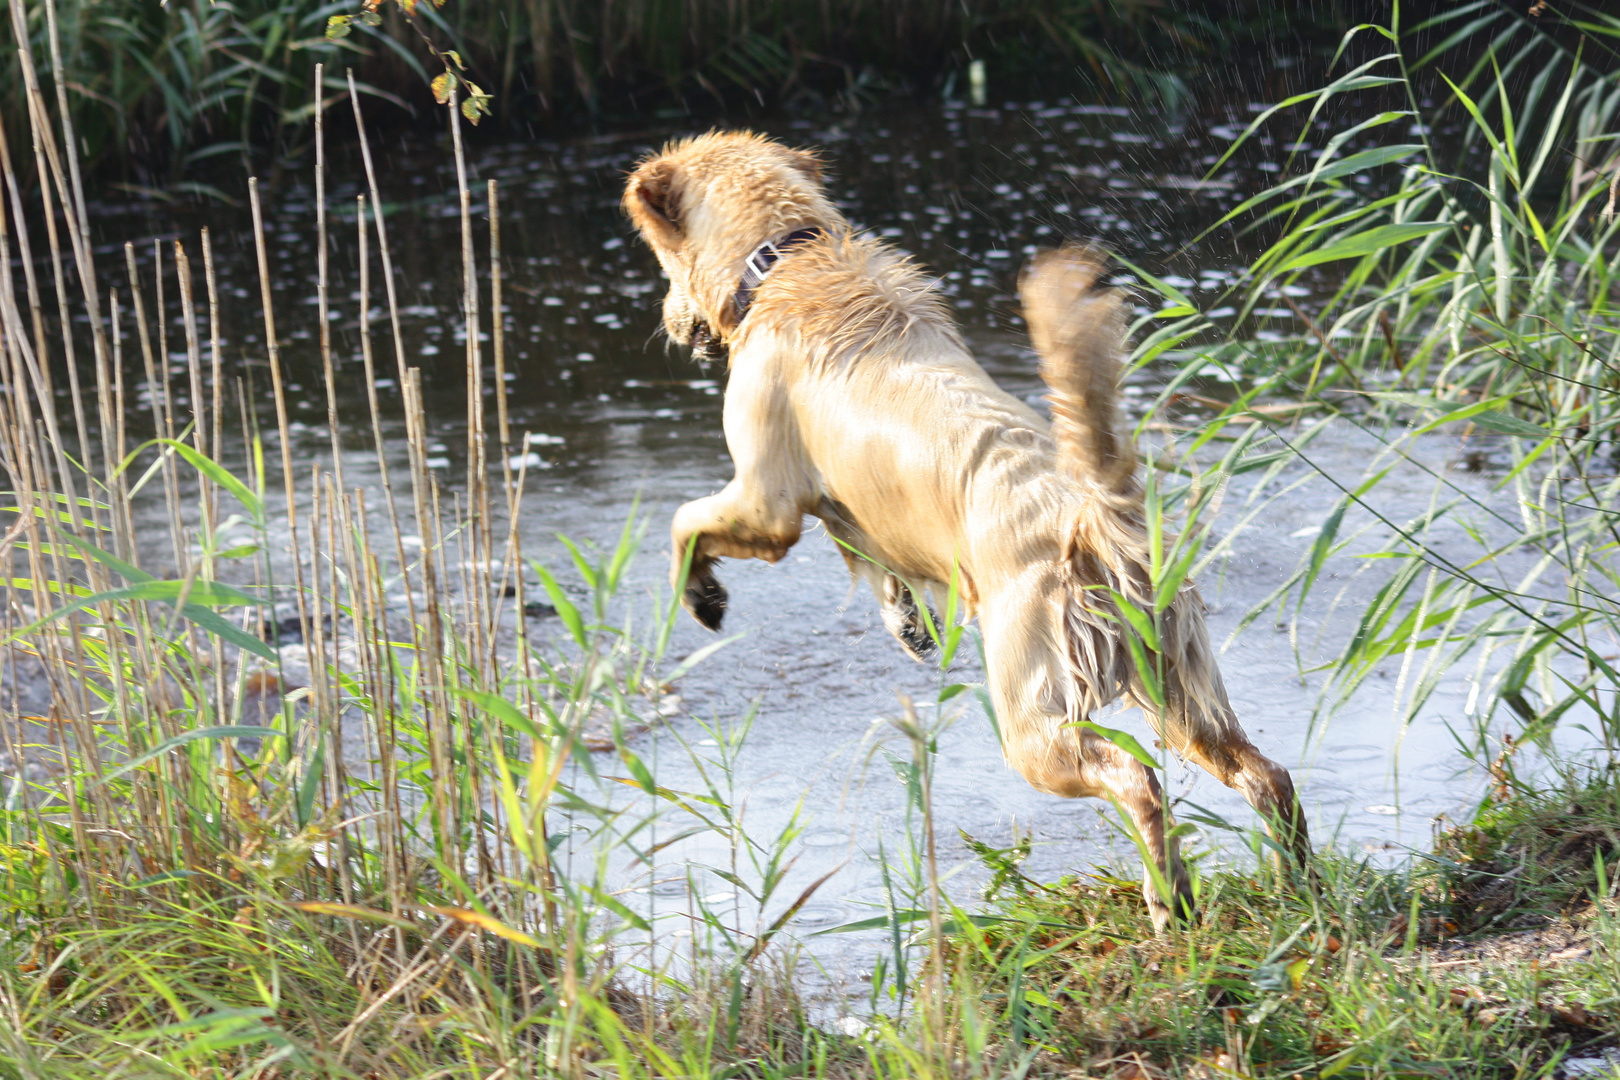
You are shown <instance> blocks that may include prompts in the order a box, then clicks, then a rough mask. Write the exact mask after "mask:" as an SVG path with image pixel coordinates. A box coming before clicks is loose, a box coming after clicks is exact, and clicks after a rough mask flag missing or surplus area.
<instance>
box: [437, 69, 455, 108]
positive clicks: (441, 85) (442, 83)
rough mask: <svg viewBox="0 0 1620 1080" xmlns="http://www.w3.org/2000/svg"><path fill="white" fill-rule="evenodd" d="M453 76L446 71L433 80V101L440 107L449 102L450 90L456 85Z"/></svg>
mask: <svg viewBox="0 0 1620 1080" xmlns="http://www.w3.org/2000/svg"><path fill="white" fill-rule="evenodd" d="M455 78H456V77H455V76H454V75H452V74H450V73H449V72H448V71H446V72H444V73H443V74H441V75H439V76H438V77H437V78H435V79H434V80H433V100H434V101H437V102H438V103H439V104H440V105H443V104H444V103H445V102H447V101H449V100H450V90H451V88H452V87H454V86H455V85H456V83H455Z"/></svg>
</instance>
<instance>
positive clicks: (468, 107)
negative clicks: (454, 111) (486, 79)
mask: <svg viewBox="0 0 1620 1080" xmlns="http://www.w3.org/2000/svg"><path fill="white" fill-rule="evenodd" d="M461 115H462V116H465V117H466V118H467V122H468V123H470V124H472V126H473V127H477V126H478V118H479V116H481V115H483V110H482V109H480V108H479V107H478V99H477V98H468V99H467V100H466V101H463V102H462V103H461Z"/></svg>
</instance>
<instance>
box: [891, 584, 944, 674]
mask: <svg viewBox="0 0 1620 1080" xmlns="http://www.w3.org/2000/svg"><path fill="white" fill-rule="evenodd" d="M882 599H883V625H884V627H885V628H886V629H887V630H888V631H889V633H891V634H893V635H894V639H895V640H896V641H898V642H899V643H900V645H901V647H902V648H904V649H905V650H906V652H907V653H909V654H910V655H911V658H912V659H913V660H915V661H917V662H918V663H920V664H926V663H928V662H929V660H931V659H932V658H933V655H934V653H935V651H936V650H937V649H938V645H937V644H936V643H935V641H934V639H933V638H932V637H931V636H930V635H929V633H928V623H927V622H925V621H924V619H923V613H922V608H921V606H920V605H919V604H918V603H917V598H916V597H915V596H913V595H912V592H911V590H910V589H908V588H906V587H905V585H904V584H902V583H901V581H900V579H899V578H897V577H894V576H892V575H891V576H890V577H888V578H887V579H885V581H884V582H883V593H882ZM928 618H929V619H930V620H932V621H933V624H934V625H935V626H936V627H937V626H938V625H939V616H938V615H936V614H934V609H933V608H929V609H928Z"/></svg>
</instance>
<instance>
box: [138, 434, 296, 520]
mask: <svg viewBox="0 0 1620 1080" xmlns="http://www.w3.org/2000/svg"><path fill="white" fill-rule="evenodd" d="M154 445H156V446H167V447H169V448H170V449H172V450H173V451H174V452H175V453H177V454H179V455H180V456H181V457H183V458H185V459H186V462H187V463H188V464H190V465H191V467H192V468H194V469H196V470H197V471H198V472H200V473H202V474H203V475H204V476H206V477H208V479H210V480H212V481H213V482H214V483H216V484H218V485H219V486H220V487H222V488H224V489H225V490H226V491H229V492H230V493H231V494H232V495H234V496H236V501H237V502H239V503H241V504H242V506H243V508H244V509H246V510H247V512H248V513H249V514H250V515H251V516H252V518H253V523H254V524H255V525H257V526H259V528H261V529H262V528H264V500H263V499H261V498H259V496H258V494H257V493H255V492H254V490H253V489H252V488H250V487H248V486H247V485H246V484H244V483H243V482H242V481H241V480H238V479H237V478H236V477H235V476H233V475H232V474H231V472H230V471H229V470H228V469H226V468H225V467H224V466H223V465H220V464H219V463H218V462H217V461H215V460H214V459H213V458H210V457H207V456H205V455H203V454H201V453H199V452H198V451H197V449H196V448H195V447H193V446H189V445H187V444H186V443H183V442H181V441H180V440H178V439H153V440H152V441H151V442H149V443H146V444H145V445H144V446H141V447H138V448H136V449H135V451H134V452H133V453H131V454H130V456H129V458H126V459H125V461H126V462H128V461H129V460H130V458H133V457H134V456H135V454H138V453H140V452H141V450H144V449H145V448H146V447H147V446H154Z"/></svg>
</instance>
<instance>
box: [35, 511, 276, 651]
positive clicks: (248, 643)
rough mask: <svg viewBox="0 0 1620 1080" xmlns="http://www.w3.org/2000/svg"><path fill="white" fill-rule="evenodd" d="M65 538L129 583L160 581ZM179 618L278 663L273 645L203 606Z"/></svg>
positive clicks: (194, 606)
mask: <svg viewBox="0 0 1620 1080" xmlns="http://www.w3.org/2000/svg"><path fill="white" fill-rule="evenodd" d="M62 538H63V539H64V540H66V541H67V542H68V543H70V544H72V545H73V546H74V547H76V548H78V549H79V550H80V551H81V552H83V553H84V554H85V555H86V556H87V557H88V558H92V559H94V560H96V561H97V562H99V563H101V564H102V565H103V566H107V567H111V568H112V569H113V570H116V571H117V572H118V573H119V574H121V575H122V576H123V577H124V578H125V579H126V580H129V581H135V582H144V581H155V580H157V579H156V578H154V577H153V576H152V575H151V574H148V573H147V572H146V571H144V570H139V569H137V568H135V567H133V566H131V565H130V564H129V563H126V562H124V561H123V560H122V559H119V558H117V557H116V556H114V555H111V554H109V553H108V552H105V551H103V550H101V549H100V548H98V547H96V546H95V545H94V544H91V543H88V542H87V541H84V540H80V539H79V538H78V537H76V536H74V535H73V534H72V533H63V534H62ZM180 614H181V615H183V616H185V617H186V618H187V619H189V620H191V621H192V622H193V623H195V624H196V625H197V626H200V627H202V628H203V629H204V630H206V631H208V632H209V633H210V634H213V635H214V636H215V637H217V638H221V639H223V640H225V641H228V642H230V643H231V644H232V645H235V646H236V647H237V648H239V649H242V650H243V651H244V652H250V653H253V654H254V655H255V656H261V657H263V658H264V659H266V660H276V659H278V656H277V654H276V650H275V649H274V648H272V647H271V646H270V645H268V644H267V643H265V642H263V641H260V640H259V639H258V638H256V637H254V636H253V635H252V634H249V633H248V632H247V631H245V630H243V629H242V628H241V627H240V626H236V625H234V624H232V623H231V622H230V621H228V620H226V619H224V618H222V617H221V616H219V615H217V614H215V613H214V612H212V611H210V610H208V609H207V608H205V607H202V606H201V605H197V604H187V605H186V606H185V607H183V608H181V609H180Z"/></svg>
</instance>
